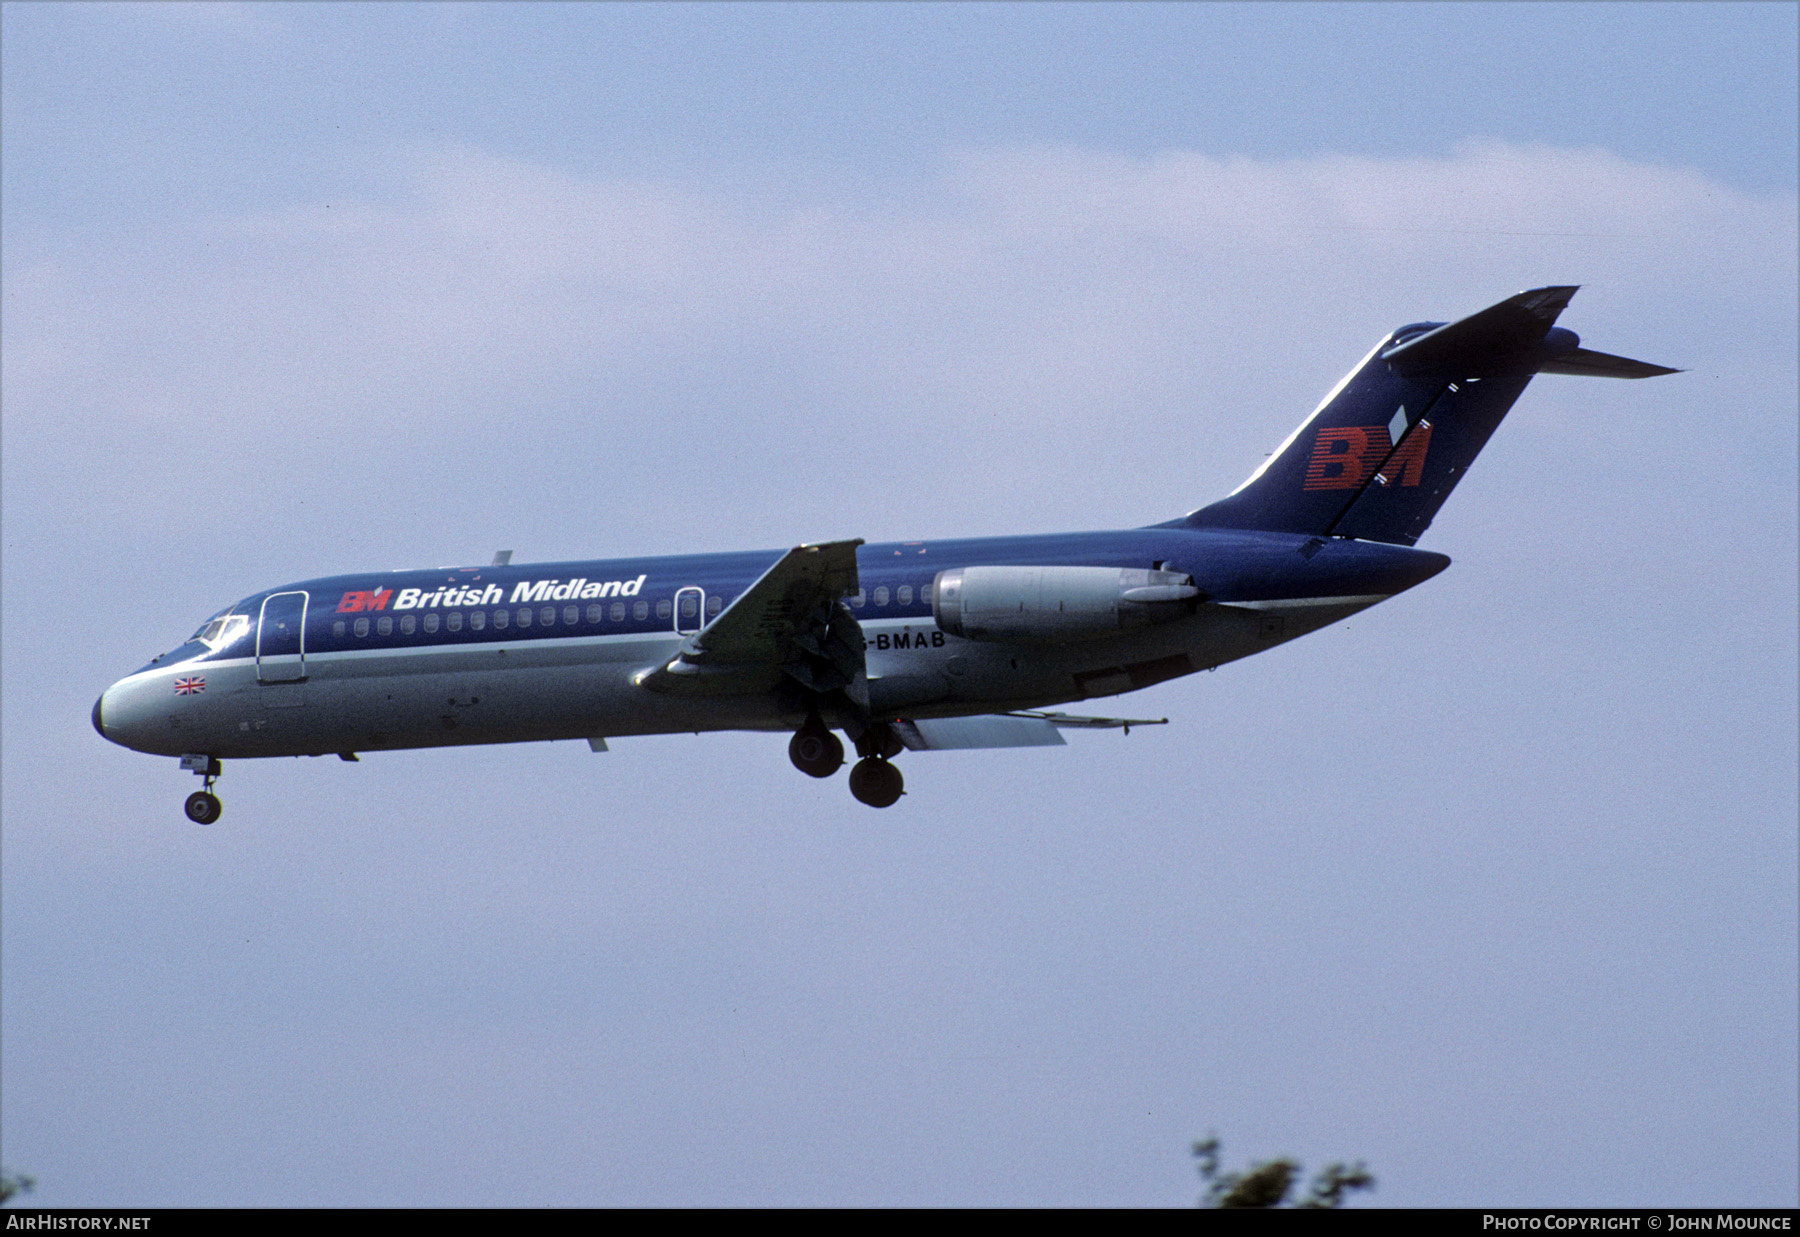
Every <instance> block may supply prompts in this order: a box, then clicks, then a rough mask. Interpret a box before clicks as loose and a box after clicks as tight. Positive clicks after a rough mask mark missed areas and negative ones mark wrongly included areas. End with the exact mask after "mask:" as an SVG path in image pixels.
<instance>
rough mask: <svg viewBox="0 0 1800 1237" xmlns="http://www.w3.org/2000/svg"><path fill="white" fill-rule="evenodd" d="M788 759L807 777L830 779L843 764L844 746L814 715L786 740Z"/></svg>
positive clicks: (817, 716) (816, 715)
mask: <svg viewBox="0 0 1800 1237" xmlns="http://www.w3.org/2000/svg"><path fill="white" fill-rule="evenodd" d="M788 759H789V760H791V761H793V762H794V768H796V769H798V770H800V772H802V773H804V774H806V776H808V777H830V776H831V775H832V774H833V773H836V772H837V771H838V770H839V769H840V768H842V767H843V764H844V745H843V743H842V742H841V741H840V740H839V739H838V737H837V736H836V735H834V734H832V733H831V731H829V730H827V729H825V723H824V722H822V721H820V720H819V715H818V714H817V713H814V714H813V715H812V716H811V717H809V718H807V719H806V724H805V725H804V726H802V727H800V729H798V730H796V731H795V732H794V737H793V738H792V739H790V740H788Z"/></svg>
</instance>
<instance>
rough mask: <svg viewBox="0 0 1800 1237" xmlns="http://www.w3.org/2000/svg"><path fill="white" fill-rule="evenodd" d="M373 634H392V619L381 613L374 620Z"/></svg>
mask: <svg viewBox="0 0 1800 1237" xmlns="http://www.w3.org/2000/svg"><path fill="white" fill-rule="evenodd" d="M375 634H376V635H378V636H391V635H393V634H394V620H393V619H391V618H389V617H388V616H387V615H385V614H384V615H382V616H381V617H380V618H378V619H376V620H375Z"/></svg>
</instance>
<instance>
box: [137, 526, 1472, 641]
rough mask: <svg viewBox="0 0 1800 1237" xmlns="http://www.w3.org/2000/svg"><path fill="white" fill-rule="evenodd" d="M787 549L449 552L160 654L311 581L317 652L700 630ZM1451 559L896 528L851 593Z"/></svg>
mask: <svg viewBox="0 0 1800 1237" xmlns="http://www.w3.org/2000/svg"><path fill="white" fill-rule="evenodd" d="M782 553H783V552H782V551H780V550H752V551H740V552H734V553H725V554H688V555H680V556H672V557H663V558H624V559H603V560H589V561H571V562H553V563H526V564H517V565H508V566H504V567H494V566H487V567H440V568H434V569H430V570H419V571H388V572H378V573H363V574H357V575H342V576H328V577H324V578H321V579H315V580H304V581H300V582H298V583H295V584H289V585H283V586H281V587H279V588H272V589H267V590H264V591H263V592H259V593H255V594H252V595H251V596H249V597H246V598H244V599H243V600H242V601H240V602H238V603H237V604H235V605H233V606H229V607H227V608H226V609H224V610H222V611H220V612H219V613H218V614H217V615H215V616H214V618H213V619H212V620H209V623H208V625H207V627H205V628H203V629H202V630H203V631H205V630H208V629H209V628H211V627H212V625H213V624H214V623H217V622H218V620H221V619H229V618H230V617H231V616H243V617H244V618H245V619H247V620H248V621H247V622H243V623H229V622H227V623H224V624H222V625H220V627H219V628H218V629H215V630H214V636H213V638H212V639H211V640H210V641H208V642H203V641H201V640H199V639H198V638H197V637H198V636H199V635H200V633H198V632H197V633H196V638H192V639H190V640H189V641H188V642H187V643H184V644H183V645H181V646H180V647H178V648H176V649H174V650H172V651H171V652H169V653H165V654H164V655H162V656H161V657H158V658H156V659H155V660H154V661H153V662H151V663H150V666H166V665H170V664H172V663H174V662H180V661H191V660H202V661H204V660H219V659H226V658H236V657H248V656H254V654H255V639H256V620H257V617H258V615H259V613H260V612H261V608H262V606H263V603H264V601H265V600H266V599H268V598H271V597H274V596H275V595H277V594H281V593H296V592H305V593H306V594H308V600H307V606H306V618H305V648H306V651H307V652H308V653H309V654H312V653H326V652H334V651H352V650H357V649H371V648H383V647H417V646H420V645H442V644H480V643H501V642H507V643H516V642H518V641H523V640H543V639H555V638H558V637H567V636H571V635H599V634H608V635H611V634H620V635H623V634H631V633H653V632H667V631H669V630H671V627H672V626H673V625H675V624H676V623H677V622H679V623H680V624H681V626H682V627H683V629H687V630H691V629H692V628H693V627H694V626H698V625H699V623H700V622H704V621H706V620H709V619H710V618H712V617H713V615H715V614H716V613H717V612H718V610H719V609H720V608H721V607H722V606H724V605H729V604H730V602H731V601H732V600H733V599H734V598H736V597H737V596H738V595H739V594H740V593H742V592H743V591H744V590H745V589H747V588H749V586H750V585H751V584H752V583H754V582H755V580H756V579H757V578H758V577H759V576H761V575H762V573H763V572H764V571H766V570H767V569H768V568H769V567H770V565H772V564H773V563H774V562H775V561H776V560H777V559H779V558H780V557H781V555H782ZM1449 563H1450V560H1449V559H1448V558H1447V557H1445V556H1444V555H1442V554H1435V553H1432V552H1430V551H1425V550H1415V549H1411V548H1408V547H1404V546H1396V545H1387V544H1383V543H1379V542H1366V541H1350V540H1343V539H1330V540H1328V539H1323V538H1317V537H1305V536H1299V535H1295V534H1288V533H1268V532H1242V531H1234V530H1228V529H1186V528H1169V527H1154V528H1138V529H1124V530H1118V531H1112V532H1089V533H1061V534H1045V535H1037V536H1027V537H988V538H963V539H957V540H943V541H904V542H885V543H879V544H873V545H864V546H862V547H861V548H859V549H858V551H857V568H858V575H859V577H860V583H861V585H862V588H861V592H860V593H859V594H858V595H856V596H855V597H852V598H851V599H850V604H851V606H852V608H853V610H854V612H855V614H856V617H857V618H858V619H859V620H861V621H864V622H868V621H871V620H880V619H914V620H917V619H920V618H923V619H927V620H929V618H930V616H931V585H932V581H933V580H934V579H935V578H936V576H937V574H938V573H939V572H940V571H946V570H949V569H952V568H958V567H971V566H1095V567H1139V568H1149V567H1162V568H1164V569H1166V570H1170V571H1178V572H1184V573H1187V574H1189V575H1192V576H1193V577H1194V583H1195V584H1196V585H1197V586H1198V587H1199V588H1200V589H1201V591H1202V592H1203V593H1204V594H1205V595H1206V597H1207V598H1208V599H1209V600H1212V601H1216V602H1234V601H1264V600H1275V599H1283V598H1302V597H1348V596H1389V595H1392V594H1394V593H1398V592H1402V591H1404V590H1405V589H1408V588H1411V587H1412V586H1413V585H1415V584H1418V583H1420V582H1421V581H1423V580H1426V579H1429V578H1430V577H1431V576H1434V575H1436V574H1437V573H1438V572H1440V571H1442V570H1443V569H1444V568H1445V567H1447V566H1449ZM685 588H697V589H699V590H702V592H703V593H704V596H705V598H706V602H705V603H704V604H705V613H704V617H703V618H702V617H701V616H699V615H693V616H691V617H689V618H688V619H685V620H684V619H682V617H681V616H680V615H677V614H676V613H675V610H676V608H677V600H676V594H677V592H678V591H679V590H681V589H685ZM477 615H479V617H477ZM452 616H454V617H452ZM384 619H385V620H391V621H387V622H383V621H382V620H384ZM407 619H411V620H413V621H410V622H408V621H405V620H407ZM521 620H523V621H521ZM695 620H698V621H695ZM221 635H222V636H223V638H220V636H221ZM150 666H146V667H144V669H149V668H150Z"/></svg>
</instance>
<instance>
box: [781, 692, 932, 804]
mask: <svg viewBox="0 0 1800 1237" xmlns="http://www.w3.org/2000/svg"><path fill="white" fill-rule="evenodd" d="M901 750H902V744H901V742H900V740H899V739H898V738H897V737H896V736H895V734H894V732H893V730H892V729H891V728H890V727H888V726H885V725H875V726H870V727H869V728H868V729H866V730H864V731H863V733H862V734H861V735H859V736H857V739H856V754H857V755H858V756H860V757H862V759H861V760H858V761H857V762H856V764H855V765H854V766H852V767H851V769H850V793H851V794H852V795H855V796H856V798H857V800H858V801H859V802H862V803H866V804H868V805H869V806H870V807H892V806H894V804H896V803H898V802H899V801H900V796H901V795H903V794H905V793H906V779H905V778H904V777H903V776H901V773H900V770H899V769H897V768H895V767H894V766H893V764H891V763H890V762H889V757H892V756H897V755H899V753H900V751H901ZM788 759H789V760H791V761H793V762H794V767H795V768H796V769H798V770H800V772H802V773H804V774H806V775H807V776H809V777H830V776H831V775H832V774H833V773H836V772H837V771H838V770H839V769H840V768H842V767H843V764H844V744H843V742H842V741H841V740H840V739H839V738H838V737H837V736H836V735H834V734H832V733H831V731H830V730H829V729H827V728H826V726H825V723H824V722H823V721H822V720H821V719H820V718H819V715H818V714H817V713H814V714H813V715H812V716H811V717H808V718H807V719H806V724H805V725H803V726H801V727H800V729H799V730H797V731H795V732H794V737H793V738H792V739H791V740H789V741H788Z"/></svg>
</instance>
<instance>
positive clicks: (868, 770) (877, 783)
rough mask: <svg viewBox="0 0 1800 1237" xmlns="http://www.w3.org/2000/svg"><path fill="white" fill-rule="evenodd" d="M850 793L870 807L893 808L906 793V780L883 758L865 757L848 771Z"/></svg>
mask: <svg viewBox="0 0 1800 1237" xmlns="http://www.w3.org/2000/svg"><path fill="white" fill-rule="evenodd" d="M850 793H851V794H853V795H855V796H856V798H857V800H858V801H859V802H862V803H866V804H868V805H869V806H870V807H893V806H894V804H896V803H898V802H900V796H901V795H903V794H905V793H906V779H905V778H904V777H902V776H901V775H900V770H899V769H897V768H896V767H895V766H893V765H892V764H889V763H888V759H887V757H885V756H866V757H864V758H863V759H861V760H859V761H857V762H856V764H855V766H854V767H853V768H851V770H850Z"/></svg>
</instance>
